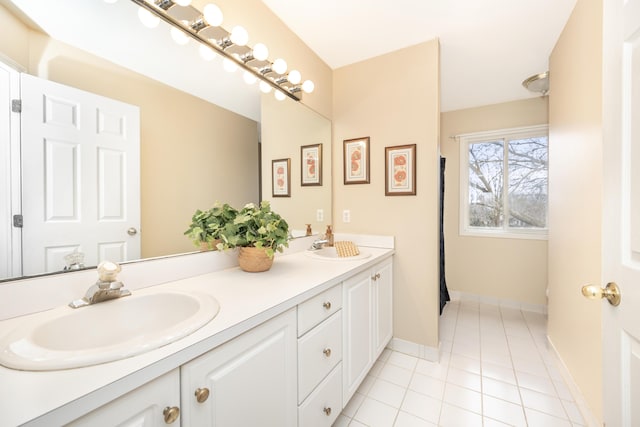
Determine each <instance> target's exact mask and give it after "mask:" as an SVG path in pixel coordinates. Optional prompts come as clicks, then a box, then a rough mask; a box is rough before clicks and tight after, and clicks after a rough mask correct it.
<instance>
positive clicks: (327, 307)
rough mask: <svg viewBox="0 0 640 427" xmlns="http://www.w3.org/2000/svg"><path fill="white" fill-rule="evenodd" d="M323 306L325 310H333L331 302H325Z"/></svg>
mask: <svg viewBox="0 0 640 427" xmlns="http://www.w3.org/2000/svg"><path fill="white" fill-rule="evenodd" d="M322 306H323V307H324V308H325V310H331V301H325V302H324V303H322Z"/></svg>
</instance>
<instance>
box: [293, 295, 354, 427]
mask: <svg viewBox="0 0 640 427" xmlns="http://www.w3.org/2000/svg"><path fill="white" fill-rule="evenodd" d="M342 320H343V319H342V286H341V285H337V286H334V287H332V288H330V289H328V290H326V291H324V292H322V293H321V294H319V295H317V296H315V297H313V298H311V299H309V300H307V301H305V302H304V303H302V304H300V305H298V404H299V408H298V426H300V427H302V426H304V427H330V426H331V425H332V424H333V423H334V421H335V420H336V418H337V417H338V415H339V414H340V411H341V410H342Z"/></svg>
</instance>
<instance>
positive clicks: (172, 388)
mask: <svg viewBox="0 0 640 427" xmlns="http://www.w3.org/2000/svg"><path fill="white" fill-rule="evenodd" d="M179 404H180V373H179V371H178V369H175V370H173V371H171V372H169V373H167V374H164V375H163V376H161V377H159V378H157V379H155V380H153V381H151V382H149V383H147V384H145V385H143V386H142V387H140V388H137V389H135V390H133V391H131V392H129V393H127V394H125V395H124V396H122V397H119V398H118V399H116V400H114V401H112V402H110V403H107V404H106V405H104V406H101V407H100V408H98V409H96V410H94V411H92V412H89V413H88V414H87V415H85V416H83V417H81V418H78V419H77V420H75V421H73V422H71V423H69V424H68V425H69V426H73V427H79V426H87V427H102V426H104V427H113V426H118V427H159V426H166V425H167V424H168V422H166V421H165V415H164V412H165V408H169V409H173V411H176V410H177V411H176V412H177V413H178V414H179V408H178V405H179ZM168 415H169V414H168ZM167 421H168V420H167ZM173 425H175V426H179V425H180V419H179V418H177V419H175V420H174V421H173Z"/></svg>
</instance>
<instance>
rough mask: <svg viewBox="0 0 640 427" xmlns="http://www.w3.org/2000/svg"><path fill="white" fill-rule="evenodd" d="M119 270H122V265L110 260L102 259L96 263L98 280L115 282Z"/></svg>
mask: <svg viewBox="0 0 640 427" xmlns="http://www.w3.org/2000/svg"><path fill="white" fill-rule="evenodd" d="M120 270H122V267H120V265H119V264H117V263H115V262H111V261H102V262H101V263H100V264H98V279H99V281H100V282H115V281H116V276H117V275H118V273H119V272H120Z"/></svg>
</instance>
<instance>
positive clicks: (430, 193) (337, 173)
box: [333, 40, 440, 347]
mask: <svg viewBox="0 0 640 427" xmlns="http://www.w3.org/2000/svg"><path fill="white" fill-rule="evenodd" d="M439 69H440V66H439V43H438V41H437V40H433V41H430V42H427V43H423V44H419V45H416V46H413V47H409V48H405V49H401V50H398V51H395V52H392V53H389V54H386V55H383V56H380V57H377V58H373V59H369V60H367V61H363V62H359V63H357V64H353V65H349V66H346V67H343V68H339V69H337V70H335V73H334V94H333V96H334V104H333V105H334V107H333V113H334V116H333V119H334V120H333V130H334V135H333V141H334V143H333V178H334V191H333V201H334V208H333V217H334V220H335V221H334V222H335V224H334V226H335V231H337V232H354V233H370V234H388V235H394V236H395V237H396V256H395V264H394V295H393V297H394V336H395V337H396V338H400V339H404V340H408V341H412V342H415V343H419V344H423V345H427V346H431V347H436V346H437V345H438V292H439V290H438V287H439V286H438V262H439V261H438V167H439V163H438V137H439V130H438V128H439V123H440V119H439V116H440V111H439V109H440V103H439V98H440V94H439ZM366 136H368V137H370V138H371V147H370V155H371V173H370V176H371V183H370V184H358V185H344V184H343V162H342V158H343V140H345V139H352V138H359V137H366ZM405 144H417V195H416V196H396V197H385V186H384V147H385V146H394V145H405ZM343 209H349V210H350V211H351V222H350V223H348V224H345V223H343V222H342V211H343Z"/></svg>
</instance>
